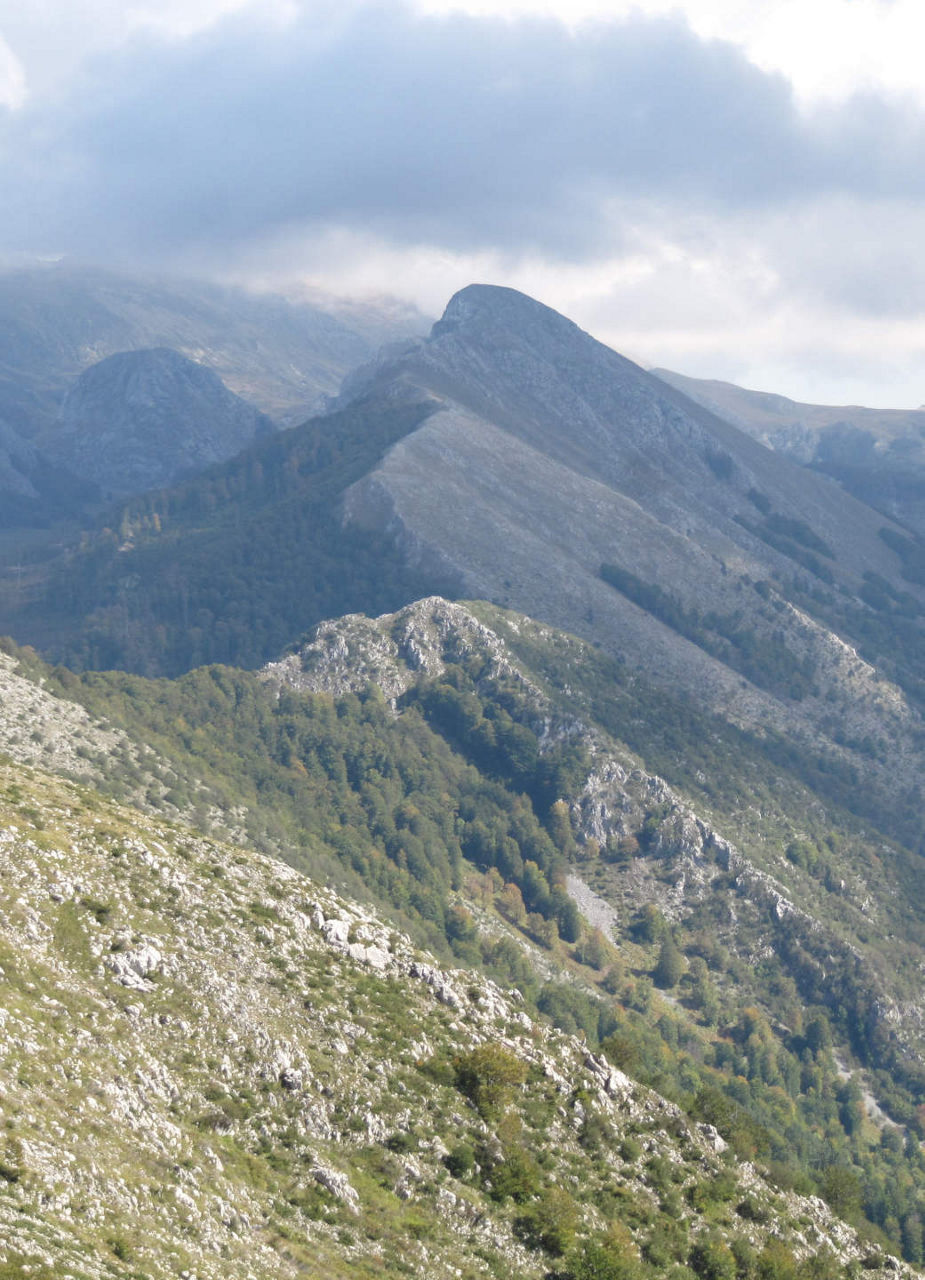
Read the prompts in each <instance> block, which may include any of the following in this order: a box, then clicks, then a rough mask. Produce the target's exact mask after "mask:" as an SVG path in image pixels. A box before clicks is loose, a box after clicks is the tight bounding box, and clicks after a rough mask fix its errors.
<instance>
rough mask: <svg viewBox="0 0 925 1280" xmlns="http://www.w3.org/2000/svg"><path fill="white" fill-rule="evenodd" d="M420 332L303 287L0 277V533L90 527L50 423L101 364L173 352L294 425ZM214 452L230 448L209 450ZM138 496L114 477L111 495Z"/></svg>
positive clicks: (87, 270)
mask: <svg viewBox="0 0 925 1280" xmlns="http://www.w3.org/2000/svg"><path fill="white" fill-rule="evenodd" d="M425 328H426V323H425V321H424V318H423V317H422V316H420V315H419V314H418V313H417V312H416V311H414V309H413V308H410V307H407V306H403V305H401V304H398V303H395V302H394V301H390V300H384V301H381V302H369V303H360V302H355V303H350V302H347V301H344V300H342V299H337V298H330V297H327V296H325V295H322V294H319V293H317V292H314V293H309V292H307V291H306V292H304V293H303V294H301V295H299V296H295V297H293V299H291V300H290V299H287V298H283V297H278V296H274V295H272V294H255V293H250V292H247V291H245V290H242V289H232V288H221V287H218V286H213V285H208V284H204V283H201V282H195V281H178V280H163V279H153V278H145V277H130V276H125V275H119V274H116V273H114V272H109V271H104V270H101V269H98V268H92V267H81V266H76V265H71V264H68V263H58V264H53V265H46V266H42V267H36V268H32V269H20V270H7V271H4V272H0V433H2V437H0V450H2V452H0V525H2V527H4V528H16V527H30V526H31V527H36V526H38V527H42V526H48V525H55V524H60V523H61V522H62V520H69V519H73V518H75V517H76V518H83V519H86V518H87V517H86V508H87V507H88V505H90V504H92V502H93V499H94V497H98V494H97V493H96V491H95V490H94V488H93V487H92V486H88V485H87V484H86V483H85V482H84V481H83V480H81V479H78V476H77V475H75V474H74V473H73V472H72V471H71V470H70V469H69V467H68V461H69V460H71V455H70V453H68V454H67V458H65V456H64V455H63V454H62V455H61V456H59V454H58V452H57V445H58V441H59V435H60V428H61V422H60V414H61V411H62V405H63V404H64V401H65V399H66V397H67V396H68V394H69V393H72V394H76V395H78V396H80V395H81V394H82V393H81V392H75V391H74V383H75V381H76V379H77V378H78V377H79V376H80V375H81V374H82V373H84V372H85V371H86V370H88V369H89V368H90V367H91V366H92V365H95V364H98V363H100V362H101V361H102V360H104V359H106V358H108V357H110V356H114V355H117V354H119V353H125V352H141V351H148V350H151V349H155V348H169V349H171V350H173V351H175V352H178V353H179V354H180V355H181V356H184V357H185V358H186V359H188V360H191V361H193V362H195V363H196V364H197V365H200V366H202V367H203V368H204V369H206V370H211V371H212V372H213V373H214V374H216V375H217V376H218V377H219V378H221V379H222V381H223V382H224V383H225V384H226V385H227V386H228V387H229V388H230V389H231V391H232V392H234V393H235V394H237V395H239V396H241V397H242V398H243V399H244V400H246V401H247V402H248V403H249V404H252V405H254V406H255V408H256V409H258V410H259V411H261V412H262V413H266V414H268V415H269V416H271V417H272V418H273V419H274V420H275V421H277V422H279V423H282V424H284V425H291V424H292V423H293V422H300V421H302V420H304V419H305V418H306V417H308V416H309V414H310V413H313V412H317V411H318V409H319V408H320V407H321V406H322V405H323V404H324V403H325V401H326V398H327V397H328V396H330V395H333V394H334V393H335V392H336V391H337V389H338V387H339V385H340V381H341V379H342V378H343V376H344V374H345V373H346V372H347V371H348V370H350V369H352V368H353V367H354V366H355V365H356V364H358V363H359V362H361V361H363V360H366V359H369V357H370V356H371V355H372V354H373V353H374V352H375V350H376V349H377V347H378V346H380V345H381V344H382V343H384V342H390V341H394V340H396V339H399V338H405V337H407V336H408V335H409V334H414V333H420V332H423V331H424V329H425ZM37 446H38V447H39V448H38V453H36V448H37ZM65 453H67V449H65ZM213 454H214V456H223V457H224V456H227V451H225V452H222V451H221V450H219V451H218V452H217V453H215V451H214V450H211V449H209V450H206V451H205V456H206V457H207V458H208V460H213ZM195 456H198V455H194V457H195ZM86 469H87V468H86V465H85V464H84V470H83V471H81V472H80V473H79V474H80V475H84V474H85V472H86ZM90 469H91V470H93V468H92V467H91V468H90ZM184 469H185V459H183V458H182V457H181V458H179V459H178V461H177V462H176V463H172V464H167V463H165V465H164V466H163V468H162V470H160V471H159V472H158V473H157V474H154V475H152V477H151V479H150V483H151V484H161V483H167V482H168V481H171V480H173V479H174V478H176V476H178V475H179V474H180V473H181V472H182V471H183V470H184ZM134 488H135V481H133V482H132V484H129V485H127V486H126V485H125V484H123V483H121V482H120V483H118V484H117V485H116V486H115V492H128V491H132V490H133V489H134Z"/></svg>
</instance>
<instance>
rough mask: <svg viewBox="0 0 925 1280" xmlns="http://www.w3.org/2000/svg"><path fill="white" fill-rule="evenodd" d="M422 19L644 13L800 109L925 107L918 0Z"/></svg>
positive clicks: (500, 3)
mask: <svg viewBox="0 0 925 1280" xmlns="http://www.w3.org/2000/svg"><path fill="white" fill-rule="evenodd" d="M415 7H416V8H417V9H418V10H419V11H420V12H427V13H453V12H457V13H458V12H465V13H473V14H481V15H482V16H486V17H498V16H499V15H505V16H508V17H514V16H520V17H524V16H528V15H531V14H540V15H543V16H546V17H555V18H558V19H559V20H560V21H562V22H564V23H567V24H569V25H570V26H573V27H575V26H578V25H580V24H581V23H583V22H588V21H596V22H604V23H606V22H612V21H615V20H621V19H625V18H628V17H632V16H633V15H634V14H644V15H646V16H649V17H676V16H678V15H683V17H684V19H685V21H686V22H687V23H688V25H689V26H690V28H691V30H692V31H694V32H695V33H696V34H697V35H698V36H700V37H702V38H703V39H706V40H725V41H729V42H731V43H733V44H737V45H738V46H739V47H740V48H742V49H743V51H744V52H745V53H746V55H747V56H748V58H749V60H750V61H752V62H753V63H754V64H755V65H756V66H758V67H761V68H762V69H763V70H765V71H772V72H779V73H781V74H782V75H784V76H786V77H787V79H788V80H789V81H790V82H791V84H792V85H793V87H794V90H795V91H796V93H797V96H798V98H799V99H800V100H801V101H802V102H804V103H815V102H818V101H821V100H827V99H843V98H846V97H850V96H851V94H853V93H856V92H858V91H864V90H870V91H874V92H883V91H886V92H888V93H896V94H908V95H911V96H915V97H916V98H918V99H919V100H920V101H922V102H925V77H923V75H922V56H921V55H922V48H923V45H925V10H923V8H922V5H921V0H773V2H772V3H761V2H760V0H415Z"/></svg>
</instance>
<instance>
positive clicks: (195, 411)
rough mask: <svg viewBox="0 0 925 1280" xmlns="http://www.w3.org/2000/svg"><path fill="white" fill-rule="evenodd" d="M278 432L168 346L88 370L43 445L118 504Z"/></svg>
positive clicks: (207, 371)
mask: <svg viewBox="0 0 925 1280" xmlns="http://www.w3.org/2000/svg"><path fill="white" fill-rule="evenodd" d="M274 429H275V428H274V426H273V423H272V422H271V421H270V419H269V418H268V417H267V416H266V415H265V414H262V413H259V412H258V411H257V410H256V409H254V408H252V407H251V406H250V405H249V404H247V403H246V402H245V401H244V400H242V399H241V398H240V397H239V396H236V395H234V394H233V393H232V392H231V391H229V390H228V388H227V387H226V386H225V385H224V383H223V382H222V380H221V378H219V376H218V375H217V374H216V373H214V372H213V371H212V370H211V369H206V368H203V367H202V366H201V365H198V364H194V363H193V361H192V360H187V359H186V357H185V356H181V355H179V354H178V353H177V352H176V351H171V350H169V349H168V348H166V347H160V348H155V349H154V350H151V351H125V352H120V353H119V354H118V355H114V356H108V357H107V358H106V359H105V360H100V361H99V363H97V364H94V365H91V366H90V367H89V369H85V370H84V372H83V373H82V374H81V375H80V377H79V378H78V379H77V381H76V382H75V383H74V385H73V387H72V388H71V390H70V391H69V392H68V393H67V396H66V397H65V399H64V403H63V405H62V406H61V410H60V412H59V413H58V417H57V418H56V420H55V423H54V426H53V427H51V428H49V429H48V430H46V431H45V432H44V433H43V434H42V435H41V436H40V437H39V443H40V445H41V447H42V448H43V450H44V452H45V454H46V456H48V457H53V458H55V460H56V461H57V462H58V463H60V464H61V465H62V466H64V467H66V468H67V469H68V470H69V471H71V472H72V473H73V474H74V475H76V476H79V477H80V478H81V479H83V480H86V481H88V482H90V483H92V484H94V485H96V486H97V487H98V488H99V490H100V492H101V493H102V494H104V495H106V496H107V497H109V498H112V497H115V496H125V495H127V494H131V493H140V492H143V491H144V490H146V489H153V488H158V487H163V486H165V485H168V484H171V483H175V482H176V481H177V480H179V479H180V478H182V477H183V476H184V474H186V473H188V472H195V471H202V470H204V469H205V468H206V467H208V466H209V465H211V464H213V463H216V462H223V461H224V460H225V459H226V458H230V457H232V456H233V455H234V454H236V453H239V452H240V451H241V450H242V449H243V448H245V447H246V446H247V445H248V444H250V443H251V442H252V441H253V440H254V439H255V437H257V436H259V435H261V434H266V433H268V432H271V431H273V430H274Z"/></svg>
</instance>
